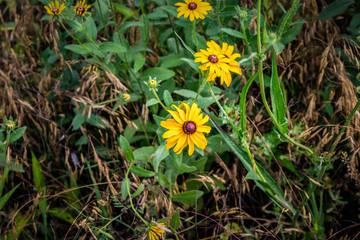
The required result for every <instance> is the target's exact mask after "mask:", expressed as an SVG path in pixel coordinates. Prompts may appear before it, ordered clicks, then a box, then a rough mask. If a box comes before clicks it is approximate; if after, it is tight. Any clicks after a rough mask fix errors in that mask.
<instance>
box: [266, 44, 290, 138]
mask: <svg viewBox="0 0 360 240" xmlns="http://www.w3.org/2000/svg"><path fill="white" fill-rule="evenodd" d="M270 96H271V105H272V110H273V114H274V116H275V118H276V121H277V122H278V123H279V125H280V126H281V130H280V131H281V133H288V132H289V129H288V121H287V118H286V105H285V100H284V95H283V91H282V89H281V87H280V83H279V78H278V73H277V65H276V54H275V52H274V51H272V74H271V80H270Z"/></svg>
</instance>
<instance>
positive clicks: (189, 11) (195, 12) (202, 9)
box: [175, 0, 211, 21]
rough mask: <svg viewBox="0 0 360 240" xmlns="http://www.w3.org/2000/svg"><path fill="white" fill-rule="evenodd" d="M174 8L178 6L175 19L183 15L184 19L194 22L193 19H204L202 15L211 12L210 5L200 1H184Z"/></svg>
mask: <svg viewBox="0 0 360 240" xmlns="http://www.w3.org/2000/svg"><path fill="white" fill-rule="evenodd" d="M175 6H179V7H178V9H177V11H178V15H177V17H178V18H179V17H181V16H182V15H184V18H190V21H194V18H196V19H199V18H200V19H204V18H205V16H204V15H207V14H208V13H207V12H208V11H210V10H211V6H210V4H209V3H207V2H203V1H202V0H185V3H182V2H178V3H175Z"/></svg>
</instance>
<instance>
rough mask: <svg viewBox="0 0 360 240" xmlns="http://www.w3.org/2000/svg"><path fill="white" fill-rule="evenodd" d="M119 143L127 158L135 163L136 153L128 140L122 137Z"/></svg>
mask: <svg viewBox="0 0 360 240" xmlns="http://www.w3.org/2000/svg"><path fill="white" fill-rule="evenodd" d="M118 141H119V143H120V147H121V149H122V151H123V152H124V155H125V158H126V159H127V160H128V161H130V162H133V161H134V153H133V151H132V149H131V147H130V144H129V142H128V140H127V139H126V138H125V137H124V136H122V135H120V137H119V138H118Z"/></svg>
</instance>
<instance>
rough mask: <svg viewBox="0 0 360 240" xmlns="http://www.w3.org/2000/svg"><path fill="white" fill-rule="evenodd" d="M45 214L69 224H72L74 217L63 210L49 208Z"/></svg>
mask: <svg viewBox="0 0 360 240" xmlns="http://www.w3.org/2000/svg"><path fill="white" fill-rule="evenodd" d="M46 213H47V214H49V215H51V216H53V217H57V218H59V219H61V220H63V221H65V222H67V223H70V224H72V223H73V222H74V217H73V216H72V215H71V214H70V213H69V212H67V211H66V210H65V209H63V208H51V209H48V210H47V211H46Z"/></svg>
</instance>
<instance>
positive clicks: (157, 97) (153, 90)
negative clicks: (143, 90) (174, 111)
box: [151, 88, 167, 110]
mask: <svg viewBox="0 0 360 240" xmlns="http://www.w3.org/2000/svg"><path fill="white" fill-rule="evenodd" d="M151 90H152V92H153V93H154V95H155V97H156V99H157V100H158V101H159V103H160V105H161V106H162V107H163V108H164V109H165V110H167V107H165V105H164V104H163V103H162V102H161V100H160V98H159V96H158V95H157V93H156V91H155V89H153V88H152V89H151Z"/></svg>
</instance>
